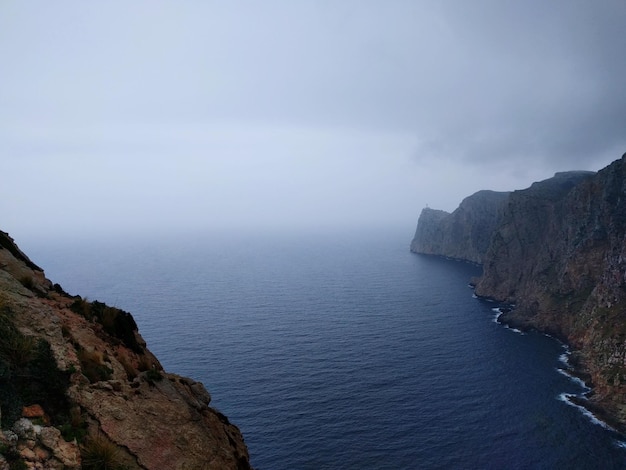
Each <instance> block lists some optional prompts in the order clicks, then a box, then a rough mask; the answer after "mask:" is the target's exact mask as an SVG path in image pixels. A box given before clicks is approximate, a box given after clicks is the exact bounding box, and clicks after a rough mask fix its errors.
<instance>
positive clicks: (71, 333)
mask: <svg viewBox="0 0 626 470" xmlns="http://www.w3.org/2000/svg"><path fill="white" fill-rule="evenodd" d="M210 401H211V396H210V395H209V393H208V392H207V390H206V389H205V387H204V385H203V384H201V383H198V382H195V381H193V380H191V379H188V378H185V377H180V376H178V375H176V374H172V373H168V372H166V371H165V370H163V367H162V366H161V364H160V363H159V361H158V359H157V358H156V357H155V356H154V355H153V354H152V353H151V352H150V351H149V349H147V347H146V343H145V341H144V340H143V338H142V337H141V335H140V334H139V332H138V329H137V325H136V324H135V321H134V320H133V318H132V316H131V315H130V314H129V313H128V312H124V311H123V310H120V309H117V308H114V307H110V306H107V305H105V304H103V303H100V302H90V301H88V300H86V299H83V298H81V297H78V296H71V295H69V294H67V293H66V292H64V291H63V289H62V288H61V287H60V286H59V285H56V284H54V285H53V284H52V283H51V282H50V281H49V280H48V279H47V278H46V277H45V275H44V272H43V271H42V270H41V269H40V268H39V267H38V266H37V265H35V264H34V263H33V262H32V261H31V260H30V259H28V257H27V256H26V255H25V254H24V253H23V252H22V251H21V250H20V249H19V248H18V247H17V245H16V244H15V243H14V241H13V240H12V239H11V238H10V237H9V236H8V234H6V233H4V232H0V470H15V469H100V468H106V469H116V470H123V469H150V470H163V469H168V470H169V469H172V470H191V469H242V470H243V469H249V468H251V467H250V464H249V456H248V450H247V448H246V445H245V443H244V440H243V437H242V435H241V433H240V431H239V429H238V428H237V427H236V426H235V425H233V424H232V423H230V422H229V420H228V419H227V418H226V417H225V416H224V415H223V414H221V413H220V412H218V411H217V410H215V409H213V408H211V407H210V406H209V404H210Z"/></svg>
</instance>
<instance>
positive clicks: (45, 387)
mask: <svg viewBox="0 0 626 470" xmlns="http://www.w3.org/2000/svg"><path fill="white" fill-rule="evenodd" d="M68 387H69V373H67V372H64V371H61V370H59V369H58V367H57V364H56V361H55V360H54V357H53V355H52V351H51V350H50V345H49V344H48V343H47V342H46V341H44V340H37V339H35V338H34V337H31V336H26V335H24V334H23V333H21V332H20V331H19V330H18V329H17V328H16V327H15V324H14V322H13V310H12V308H11V307H10V306H8V305H7V304H6V303H4V302H2V303H1V304H0V407H1V408H2V418H3V422H4V423H11V422H13V421H15V420H17V419H18V418H19V417H20V415H21V410H22V407H23V406H24V405H30V404H33V403H38V404H40V405H41V406H42V407H43V408H44V409H45V410H46V412H47V413H48V414H49V415H50V418H51V419H52V420H53V422H57V423H59V422H63V421H64V420H65V419H66V418H65V417H66V416H67V412H68V410H69V404H68V400H67V397H66V396H65V392H66V390H67V388H68Z"/></svg>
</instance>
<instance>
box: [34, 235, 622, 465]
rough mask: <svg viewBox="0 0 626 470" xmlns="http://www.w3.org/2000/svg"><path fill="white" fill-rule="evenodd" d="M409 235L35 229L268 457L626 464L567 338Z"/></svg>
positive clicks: (59, 267)
mask: <svg viewBox="0 0 626 470" xmlns="http://www.w3.org/2000/svg"><path fill="white" fill-rule="evenodd" d="M407 243H408V242H407V237H406V234H381V233H379V234H369V235H367V234H366V235H363V234H358V235H357V234H343V235H336V236H304V235H303V236H296V235H293V236H265V237H264V236H258V235H255V236H253V235H252V234H246V236H243V235H237V236H233V237H226V236H217V235H213V236H209V235H207V236H204V237H200V236H197V237H189V238H184V237H183V238H178V239H176V240H174V239H170V240H161V241H156V240H147V241H146V240H141V241H140V240H135V241H133V240H124V241H123V242H115V241H108V242H99V241H91V242H85V243H76V242H72V243H69V242H50V241H46V242H44V241H32V242H30V243H29V246H28V247H24V248H25V251H27V252H28V253H29V254H30V255H31V258H33V260H34V261H35V262H37V263H38V264H40V265H42V266H43V267H44V268H45V269H46V272H47V274H48V277H50V278H51V279H52V280H53V281H55V282H59V283H61V284H62V286H63V287H64V288H65V289H66V290H68V291H69V292H71V293H80V294H81V295H83V296H87V297H89V298H90V299H92V300H94V299H98V300H102V301H105V302H107V303H110V304H114V305H116V306H118V307H121V308H123V309H126V310H129V311H131V312H132V313H133V314H134V316H135V318H136V320H137V323H138V324H139V327H140V331H141V333H142V334H143V336H144V338H145V339H146V340H147V341H148V345H149V347H150V348H151V350H152V351H153V352H155V353H156V354H157V356H158V357H159V358H160V359H161V361H162V363H163V365H164V366H165V367H166V369H168V370H170V371H173V372H177V373H180V374H183V375H188V376H191V377H193V378H195V379H197V380H201V381H203V382H204V383H205V384H206V386H207V388H208V389H209V391H210V392H211V394H212V396H213V402H212V404H213V406H214V407H216V408H218V409H219V410H220V411H222V412H223V413H225V414H226V415H227V416H229V418H230V419H231V421H233V422H234V423H236V424H237V425H238V426H239V427H240V428H241V430H242V432H243V434H244V437H245V439H246V443H247V444H248V447H249V450H250V455H251V462H252V464H253V465H254V466H255V468H257V469H260V470H280V469H285V470H287V469H289V470H292V469H414V468H484V469H487V468H493V469H515V468H520V469H522V468H533V469H534V468H550V469H552V468H581V469H584V468H624V467H626V450H625V449H624V448H622V447H620V442H621V441H620V439H621V438H620V437H619V436H618V435H617V434H615V433H614V432H612V431H610V430H607V429H606V428H604V427H602V426H600V425H598V424H595V423H594V422H592V420H590V419H589V418H588V417H586V416H585V415H584V414H583V413H581V412H580V410H578V409H577V408H575V407H573V406H571V405H568V404H567V403H566V402H565V401H563V400H560V399H559V396H561V395H562V394H563V393H580V392H581V391H582V388H581V385H579V384H577V383H575V382H573V381H571V380H570V379H568V378H567V377H566V376H564V375H563V374H560V373H558V371H557V369H558V368H559V367H563V364H562V363H561V362H560V361H559V356H561V355H562V354H563V352H564V349H563V347H562V346H561V345H560V344H559V343H557V342H556V341H554V340H552V339H550V338H548V337H545V336H543V335H540V334H527V335H521V334H518V333H515V332H513V331H511V330H508V329H506V328H504V327H502V326H500V325H498V324H497V323H495V322H494V321H493V319H494V312H493V307H494V305H493V304H489V303H485V302H483V301H480V300H478V299H475V298H473V297H472V291H471V289H470V288H469V287H468V280H469V278H470V277H471V276H473V275H477V274H478V273H479V269H478V268H476V267H474V266H471V265H468V264H464V263H459V262H454V261H446V260H443V259H438V258H432V257H424V256H419V255H414V254H411V253H409V251H408V248H407Z"/></svg>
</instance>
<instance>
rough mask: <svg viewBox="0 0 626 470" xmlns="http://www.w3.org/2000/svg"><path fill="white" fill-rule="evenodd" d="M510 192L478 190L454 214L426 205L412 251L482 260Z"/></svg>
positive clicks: (478, 261)
mask: <svg viewBox="0 0 626 470" xmlns="http://www.w3.org/2000/svg"><path fill="white" fill-rule="evenodd" d="M508 195H509V193H507V192H496V191H478V192H477V193H475V194H473V195H471V196H469V197H467V198H465V199H464V200H463V202H461V204H460V206H459V207H458V208H457V209H456V210H455V211H454V212H452V213H451V214H450V213H448V212H445V211H440V210H435V209H430V208H428V207H427V208H425V209H423V210H422V213H421V214H420V217H419V220H418V223H417V228H416V230H415V236H414V237H413V240H412V242H411V251H413V252H415V253H423V254H429V255H440V256H446V257H448V258H455V259H462V260H466V261H471V262H473V263H478V264H480V263H482V261H483V257H484V255H485V253H486V251H487V249H488V248H489V242H490V240H491V235H492V234H493V232H494V230H495V229H496V227H497V225H498V222H499V218H500V215H501V214H500V211H501V208H502V206H503V204H504V202H505V201H506V200H507V198H508Z"/></svg>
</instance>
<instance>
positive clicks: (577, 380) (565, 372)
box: [556, 367, 591, 391]
mask: <svg viewBox="0 0 626 470" xmlns="http://www.w3.org/2000/svg"><path fill="white" fill-rule="evenodd" d="M556 370H557V371H558V372H559V374H562V375H564V376H565V377H567V378H568V379H570V380H571V381H572V382H575V383H577V384H578V385H580V386H581V387H582V388H584V389H585V391H589V390H591V389H590V388H589V387H588V386H587V384H586V383H585V381H584V380H583V379H581V378H579V377H576V376H574V375H572V374H571V373H570V372H569V371H568V370H566V369H562V368H560V367H557V368H556Z"/></svg>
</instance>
